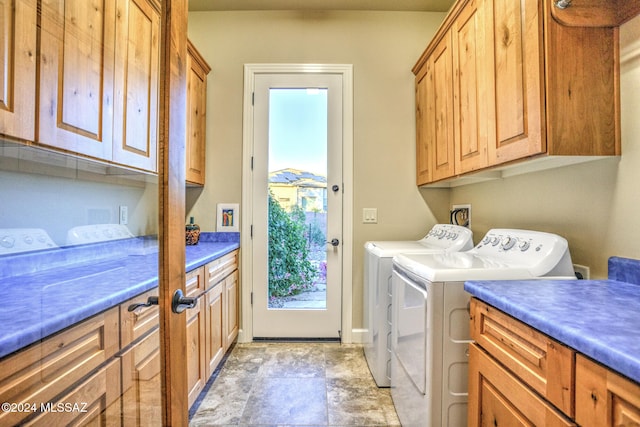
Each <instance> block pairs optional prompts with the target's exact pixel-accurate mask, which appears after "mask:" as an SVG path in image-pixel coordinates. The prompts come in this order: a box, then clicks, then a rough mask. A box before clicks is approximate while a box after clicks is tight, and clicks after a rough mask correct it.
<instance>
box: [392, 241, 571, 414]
mask: <svg viewBox="0 0 640 427" xmlns="http://www.w3.org/2000/svg"><path fill="white" fill-rule="evenodd" d="M542 278H544V279H550V278H554V279H576V277H575V274H574V271H573V264H572V263H571V255H570V254H569V248H568V244H567V241H566V240H565V239H564V238H562V237H560V236H557V235H555V234H549V233H542V232H535V231H527V230H508V229H494V230H490V231H489V232H488V233H487V234H486V235H485V237H484V238H483V239H482V241H481V242H480V243H479V244H478V245H476V247H475V248H473V249H471V250H470V251H467V252H458V253H441V254H426V255H423V254H404V255H397V256H396V257H394V259H393V278H392V286H393V302H392V306H393V315H392V358H391V359H392V362H391V396H392V398H393V403H394V405H395V407H396V411H397V413H398V417H399V418H400V422H401V424H402V425H403V426H405V427H409V426H421V427H441V426H443V427H444V426H447V427H458V426H466V425H467V377H468V354H469V353H468V352H469V350H468V344H469V342H470V341H471V337H470V331H469V294H468V293H466V292H465V291H464V288H463V286H464V282H465V281H466V280H524V279H542Z"/></svg>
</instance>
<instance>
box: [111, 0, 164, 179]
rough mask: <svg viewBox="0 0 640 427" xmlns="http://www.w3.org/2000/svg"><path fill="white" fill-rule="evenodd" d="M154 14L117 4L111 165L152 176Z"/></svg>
mask: <svg viewBox="0 0 640 427" xmlns="http://www.w3.org/2000/svg"><path fill="white" fill-rule="evenodd" d="M159 43H160V11H159V10H158V9H156V6H155V5H154V4H153V3H151V1H150V0H120V1H118V13H117V21H116V46H115V52H116V63H115V70H116V72H115V99H114V126H113V129H114V130H113V161H114V162H117V163H120V164H123V165H126V166H131V167H135V168H139V169H143V170H146V171H151V172H156V171H157V170H158V167H157V151H158V150H157V146H158V101H159V96H160V92H159V89H160V88H159V74H158V71H159V67H160V44H159Z"/></svg>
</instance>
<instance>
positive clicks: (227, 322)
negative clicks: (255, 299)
mask: <svg viewBox="0 0 640 427" xmlns="http://www.w3.org/2000/svg"><path fill="white" fill-rule="evenodd" d="M224 292H225V294H224V310H225V313H224V323H223V325H224V337H223V339H224V348H225V350H226V349H228V348H229V347H230V346H231V344H232V343H233V340H235V339H236V337H237V336H238V330H239V326H240V324H239V320H240V316H239V315H238V314H239V313H238V270H236V271H234V272H233V274H231V275H230V276H229V277H227V278H226V279H225V281H224Z"/></svg>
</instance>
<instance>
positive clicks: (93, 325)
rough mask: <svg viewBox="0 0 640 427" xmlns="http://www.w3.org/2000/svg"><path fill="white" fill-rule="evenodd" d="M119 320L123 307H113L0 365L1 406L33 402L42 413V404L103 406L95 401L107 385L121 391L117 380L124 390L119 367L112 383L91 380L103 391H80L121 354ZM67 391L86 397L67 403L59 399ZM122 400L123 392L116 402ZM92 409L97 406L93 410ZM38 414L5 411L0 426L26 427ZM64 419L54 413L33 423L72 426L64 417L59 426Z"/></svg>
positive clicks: (109, 370)
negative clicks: (27, 422) (118, 352)
mask: <svg viewBox="0 0 640 427" xmlns="http://www.w3.org/2000/svg"><path fill="white" fill-rule="evenodd" d="M118 318H119V316H118V307H114V308H112V309H109V310H107V311H105V312H103V313H100V314H97V315H95V316H93V317H91V318H90V319H87V320H85V321H84V322H81V323H79V324H77V325H75V326H72V327H70V328H68V329H65V330H64V331H62V332H60V333H57V334H55V335H53V336H51V337H50V338H47V339H45V340H43V341H41V342H39V343H37V344H34V345H31V346H29V347H27V348H26V349H24V350H22V351H19V352H17V353H15V354H13V355H11V356H8V357H5V358H3V359H2V360H0V402H9V403H25V402H28V403H34V404H35V405H37V406H38V407H37V409H38V410H40V409H41V407H40V405H41V404H44V405H48V404H57V403H58V402H87V403H88V404H89V403H90V404H91V405H94V404H98V402H97V401H95V400H94V398H95V399H102V398H101V397H99V395H103V394H105V393H107V392H105V390H104V387H106V386H107V385H109V387H112V386H113V387H114V388H115V387H116V386H115V385H114V384H113V383H112V382H111V381H112V380H114V379H117V389H118V390H119V388H120V368H119V364H118V368H117V375H113V376H109V378H108V380H107V379H106V378H103V377H102V376H101V377H100V379H93V380H91V381H92V382H91V383H90V384H94V385H95V384H98V385H100V388H98V389H99V390H101V391H100V392H98V391H96V390H94V389H95V388H96V387H94V386H91V385H89V386H87V388H86V389H85V388H83V389H82V390H80V389H78V387H83V386H82V384H84V383H85V382H86V381H90V380H85V377H86V376H87V375H89V374H90V373H91V372H93V371H94V370H95V369H97V368H99V367H100V366H101V365H103V364H104V363H105V362H107V361H109V359H111V358H112V357H113V356H114V355H115V354H116V353H117V351H118V349H119V343H118V336H119V320H118ZM114 369H115V368H113V365H112V364H109V365H108V366H103V367H102V368H101V371H102V370H104V373H105V374H106V373H109V374H110V375H111V374H112V373H113V372H114ZM101 371H100V372H101ZM94 375H95V374H94ZM92 378H93V377H92ZM78 383H82V384H81V385H77V384H78ZM102 386H104V387H102ZM65 390H71V391H70V392H68V393H71V394H73V393H80V394H79V395H78V394H76V395H77V396H81V397H82V398H80V397H78V398H77V399H76V398H75V397H74V398H73V399H71V397H69V399H67V400H66V401H64V400H60V399H56V396H58V395H60V394H61V393H63V392H65ZM83 390H84V391H83ZM111 391H112V390H109V392H108V395H109V399H106V400H105V402H107V403H110V399H111V395H112V393H111ZM91 393H94V394H91ZM95 393H98V394H95ZM118 396H119V392H118V393H117V394H116V396H115V398H117V397H118ZM103 403H104V402H103ZM45 409H46V408H45ZM103 409H105V405H103ZM93 410H94V408H93V407H92V409H91V411H93ZM33 412H34V411H17V412H15V411H14V412H12V411H0V425H3V426H4V425H7V426H10V425H18V424H22V423H23V420H25V419H27V418H29V417H30V416H32V415H33ZM70 412H72V414H75V415H76V416H78V415H82V414H84V415H86V413H84V412H80V413H79V412H73V411H70ZM60 416H61V414H59V413H57V412H53V410H50V411H44V412H43V413H42V414H41V415H40V416H38V417H37V418H36V419H35V420H33V422H34V423H35V425H42V424H49V425H67V422H66V420H67V418H64V420H65V422H61V423H58V422H57V420H58V417H60ZM69 422H71V419H69Z"/></svg>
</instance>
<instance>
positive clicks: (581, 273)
mask: <svg viewBox="0 0 640 427" xmlns="http://www.w3.org/2000/svg"><path fill="white" fill-rule="evenodd" d="M573 271H575V272H576V277H577V278H578V279H584V280H589V277H591V271H590V269H589V267H587V266H586V265H580V264H573Z"/></svg>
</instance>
